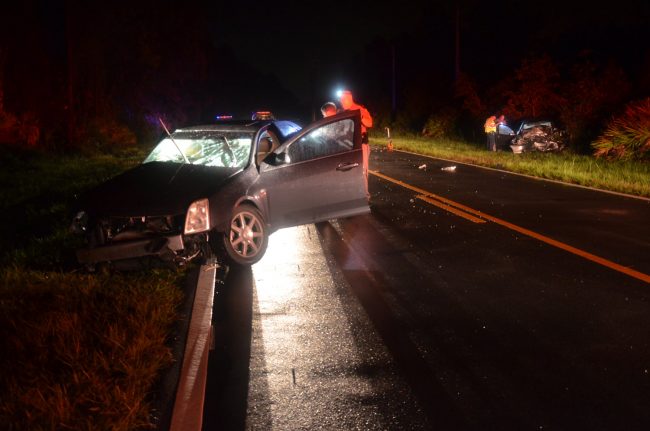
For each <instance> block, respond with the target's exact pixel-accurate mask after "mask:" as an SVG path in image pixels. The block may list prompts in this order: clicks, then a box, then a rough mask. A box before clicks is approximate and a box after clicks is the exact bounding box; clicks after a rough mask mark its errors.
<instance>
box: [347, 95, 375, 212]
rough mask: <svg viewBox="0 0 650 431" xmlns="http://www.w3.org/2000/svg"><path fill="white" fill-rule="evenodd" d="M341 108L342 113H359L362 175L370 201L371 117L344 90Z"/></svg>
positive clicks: (363, 107)
mask: <svg viewBox="0 0 650 431" xmlns="http://www.w3.org/2000/svg"><path fill="white" fill-rule="evenodd" d="M340 101H341V107H342V108H343V110H344V111H354V110H359V111H361V151H362V154H363V175H364V177H365V185H366V198H367V199H370V193H369V192H368V160H369V159H370V144H368V129H370V128H371V127H372V117H371V116H370V112H368V110H367V109H366V107H365V106H363V105H359V104H358V103H356V102H355V101H354V99H353V98H352V93H351V92H350V91H348V90H345V91H343V92H342V93H341V98H340Z"/></svg>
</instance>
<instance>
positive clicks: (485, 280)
mask: <svg viewBox="0 0 650 431" xmlns="http://www.w3.org/2000/svg"><path fill="white" fill-rule="evenodd" d="M424 164H426V168H422V169H420V168H419V167H421V166H422V165H424ZM450 165H456V169H455V170H454V171H444V170H441V168H443V167H446V166H450ZM370 167H371V169H372V170H373V171H374V172H375V173H374V174H373V175H371V178H370V191H371V194H372V198H371V203H372V212H371V214H369V215H367V216H363V217H356V218H350V219H345V220H335V221H330V222H327V223H320V224H318V225H316V226H314V225H310V226H302V227H299V228H295V229H285V230H282V231H278V232H276V233H274V234H273V235H272V236H271V241H270V246H269V251H268V252H267V255H266V256H265V257H264V259H263V260H262V261H261V262H260V263H259V264H257V265H255V266H253V267H252V268H247V269H233V270H232V271H231V273H230V275H229V277H228V280H227V285H226V286H223V287H222V288H220V289H219V290H218V294H217V302H216V304H215V319H216V321H215V328H216V347H215V351H214V352H212V354H211V358H210V369H209V374H208V379H209V383H208V385H209V386H208V391H207V394H206V402H205V415H204V429H205V430H213V429H233V430H239V429H281V430H285V429H305V430H306V429H363V430H366V429H372V430H375V429H377V430H379V429H391V430H392V429H399V430H402V429H409V430H410V429H442V430H447V429H449V430H456V429H477V430H478V429H480V430H485V429H507V430H510V429H513V430H515V429H516V430H521V429H535V430H540V429H544V430H547V429H550V430H576V429H578V430H582V429H589V430H612V429H617V430H618V429H625V430H636V429H639V430H641V429H643V430H646V429H650V409H648V405H650V346H649V341H648V340H649V337H648V335H649V334H648V332H649V328H650V300H649V295H648V293H649V288H650V278H648V274H650V253H649V252H650V223H649V222H650V202H649V201H647V200H638V199H633V198H629V197H624V196H618V195H613V194H607V193H602V192H597V191H592V190H587V189H583V188H576V187H570V186H565V185H560V184H554V183H550V182H544V181H538V180H533V179H528V178H525V177H521V176H516V175H511V174H506V173H503V172H499V171H495V170H486V169H481V168H476V167H471V166H467V165H462V164H458V163H449V162H445V161H439V160H434V159H430V158H424V157H420V156H415V155H410V154H406V153H401V152H391V153H388V152H385V151H373V153H372V157H371V164H370Z"/></svg>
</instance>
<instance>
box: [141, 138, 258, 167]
mask: <svg viewBox="0 0 650 431" xmlns="http://www.w3.org/2000/svg"><path fill="white" fill-rule="evenodd" d="M173 138H174V140H173V141H172V140H171V139H170V138H168V137H167V138H165V139H163V140H162V141H160V143H159V144H158V145H156V147H155V148H154V149H153V151H151V153H150V154H149V156H148V157H147V158H146V159H145V160H144V163H148V162H177V163H183V162H184V161H185V159H184V157H183V155H185V157H187V161H188V162H189V163H191V164H193V165H204V166H220V167H228V168H243V167H244V166H246V164H247V163H248V157H249V156H250V152H251V146H252V142H253V135H252V134H250V133H234V132H223V133H222V132H220V133H218V134H217V133H210V134H201V133H191V134H190V133H184V134H180V135H178V136H176V134H175V135H174V136H173ZM181 153H182V154H181Z"/></svg>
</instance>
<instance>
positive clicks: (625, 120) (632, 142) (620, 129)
mask: <svg viewBox="0 0 650 431" xmlns="http://www.w3.org/2000/svg"><path fill="white" fill-rule="evenodd" d="M592 147H593V149H594V155H595V156H596V157H604V158H607V159H616V160H648V159H650V97H649V98H646V99H644V100H641V101H638V102H633V103H630V104H628V105H627V106H626V108H625V112H623V114H621V115H619V116H618V117H614V118H613V119H612V121H611V122H610V123H609V125H608V126H607V128H606V129H605V132H604V133H603V134H602V135H601V136H600V137H599V138H598V139H597V140H596V141H594V142H593V144H592Z"/></svg>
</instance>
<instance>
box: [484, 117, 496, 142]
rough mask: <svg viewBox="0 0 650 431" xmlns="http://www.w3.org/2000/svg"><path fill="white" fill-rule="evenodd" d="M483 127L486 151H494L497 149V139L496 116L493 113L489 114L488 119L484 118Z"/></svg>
mask: <svg viewBox="0 0 650 431" xmlns="http://www.w3.org/2000/svg"><path fill="white" fill-rule="evenodd" d="M483 128H484V129H485V134H486V136H487V149H488V151H496V150H497V140H496V134H497V117H496V116H494V115H491V116H489V117H488V119H487V120H485V125H484V126H483Z"/></svg>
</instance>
